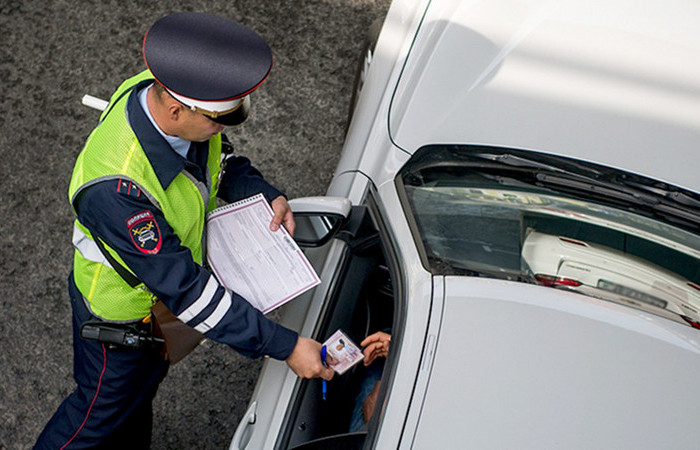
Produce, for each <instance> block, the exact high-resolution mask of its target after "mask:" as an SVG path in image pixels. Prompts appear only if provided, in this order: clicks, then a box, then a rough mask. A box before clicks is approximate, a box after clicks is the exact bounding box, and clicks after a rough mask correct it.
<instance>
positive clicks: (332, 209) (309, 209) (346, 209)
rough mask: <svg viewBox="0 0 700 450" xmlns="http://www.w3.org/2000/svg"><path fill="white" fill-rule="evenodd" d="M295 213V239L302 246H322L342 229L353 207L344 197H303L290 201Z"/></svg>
mask: <svg viewBox="0 0 700 450" xmlns="http://www.w3.org/2000/svg"><path fill="white" fill-rule="evenodd" d="M289 206H290V207H291V208H292V212H293V213H294V221H295V222H296V230H295V231H294V240H295V241H296V242H297V244H299V246H300V247H320V246H321V245H323V244H325V243H326V242H328V241H329V240H330V239H331V238H332V237H333V236H335V234H336V233H337V232H338V230H340V228H341V227H342V226H343V224H344V223H345V221H346V220H347V218H348V216H349V215H350V211H351V209H352V204H351V203H350V200H348V199H347V198H343V197H302V198H295V199H292V200H290V201H289Z"/></svg>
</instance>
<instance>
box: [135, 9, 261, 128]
mask: <svg viewBox="0 0 700 450" xmlns="http://www.w3.org/2000/svg"><path fill="white" fill-rule="evenodd" d="M143 57H144V60H145V61H146V66H148V69H149V70H150V71H151V73H152V74H153V76H154V77H155V79H156V81H158V82H159V83H160V84H162V85H163V86H164V87H165V89H166V90H167V91H168V92H169V93H170V94H171V95H173V97H175V98H176V99H177V100H179V101H180V102H182V103H183V104H185V105H187V106H189V107H191V108H192V109H196V110H199V111H200V112H202V113H204V114H206V115H208V116H210V117H211V118H212V119H214V120H217V121H218V122H222V123H225V124H227V125H232V124H235V123H236V122H238V123H240V122H239V119H240V117H238V118H236V117H234V116H236V114H238V115H239V116H240V114H241V112H240V111H238V110H243V109H245V108H244V107H247V102H244V100H246V99H245V97H246V96H247V95H248V94H250V93H251V92H253V91H254V90H255V89H257V88H258V86H260V85H261V84H262V83H263V81H265V79H266V78H267V76H268V74H269V73H270V69H271V68H272V51H271V50H270V47H269V46H268V45H267V43H266V42H265V41H264V40H263V39H262V37H260V36H259V35H258V34H257V33H256V32H255V31H253V30H251V29H250V28H248V27H246V26H244V25H241V24H240V23H238V22H234V21H233V20H229V19H225V18H223V17H219V16H215V15H212V14H205V13H193V12H183V13H176V14H171V15H168V16H165V17H163V18H161V19H159V20H158V21H156V23H154V24H153V26H151V28H150V29H149V30H148V32H147V33H146V36H145V38H144V40H143ZM236 111H238V112H236ZM242 119H245V117H243V118H242ZM240 121H242V120H240ZM227 122H232V123H227Z"/></svg>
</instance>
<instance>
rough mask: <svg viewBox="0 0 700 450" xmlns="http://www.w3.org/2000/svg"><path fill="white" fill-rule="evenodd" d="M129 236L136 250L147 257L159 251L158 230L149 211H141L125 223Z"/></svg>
mask: <svg viewBox="0 0 700 450" xmlns="http://www.w3.org/2000/svg"><path fill="white" fill-rule="evenodd" d="M126 226H127V228H128V229H129V236H131V241H132V242H133V243H134V245H135V246H136V248H137V249H139V250H140V251H141V252H143V253H146V254H147V255H152V254H155V253H158V252H159V251H160V241H161V239H160V228H158V223H157V222H156V219H155V217H153V214H151V212H150V211H141V212H140V213H138V214H134V215H133V216H131V217H129V218H128V219H127V221H126Z"/></svg>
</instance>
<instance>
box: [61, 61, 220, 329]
mask: <svg viewBox="0 0 700 450" xmlns="http://www.w3.org/2000/svg"><path fill="white" fill-rule="evenodd" d="M149 78H153V76H152V75H151V74H150V72H149V71H144V72H142V73H140V74H138V75H136V76H134V77H132V78H130V79H128V80H126V81H125V82H124V83H122V85H121V86H120V87H119V88H118V89H117V91H116V92H115V93H114V94H113V95H112V97H111V100H110V104H109V106H108V108H107V109H106V110H105V112H104V113H103V114H102V117H101V122H100V124H99V125H98V126H97V127H96V128H95V129H94V130H93V132H92V133H91V134H90V136H89V137H88V140H87V143H86V144H85V147H84V148H83V150H82V152H81V153H80V155H79V156H78V159H77V161H76V163H75V168H74V169H73V176H72V178H71V182H70V187H69V192H68V196H69V200H70V202H71V206H74V204H73V202H74V201H75V199H76V198H77V197H78V194H79V193H80V192H81V191H82V190H83V189H85V188H86V187H88V186H90V185H92V184H94V183H96V182H100V181H104V180H115V183H116V182H117V180H118V179H123V180H128V181H131V182H132V183H134V184H136V185H138V187H139V188H140V189H141V191H142V193H144V194H145V195H146V196H147V197H148V198H149V199H150V200H151V202H152V203H153V204H154V205H155V206H156V207H157V208H158V209H159V210H160V211H161V212H162V213H163V215H164V216H165V219H166V220H167V221H168V224H170V226H171V227H172V228H173V230H174V231H175V234H177V236H178V237H179V238H180V240H181V242H182V245H183V246H185V247H187V248H188V249H189V250H190V252H191V254H192V258H193V260H194V262H196V263H197V264H201V263H202V257H203V245H204V243H203V242H202V239H203V235H204V233H203V230H204V225H205V216H206V213H207V212H209V211H210V210H211V209H213V208H214V207H215V204H216V203H215V197H216V191H217V189H218V185H217V184H218V177H219V171H220V167H221V166H220V159H221V135H220V134H217V135H215V136H214V137H212V138H211V139H210V140H209V158H208V161H207V169H208V173H207V175H206V178H207V180H208V181H209V183H208V186H207V185H205V184H204V183H201V182H199V181H197V180H196V179H195V178H194V177H193V176H192V175H190V174H189V173H187V172H185V171H183V172H181V173H179V174H178V175H177V176H176V177H175V179H174V180H173V181H172V183H171V184H170V185H169V186H168V187H167V189H163V187H162V185H161V184H160V181H158V178H157V176H156V174H155V172H154V171H153V168H152V167H151V164H150V163H149V161H148V158H147V157H146V154H145V153H144V151H143V148H142V147H141V144H140V143H139V141H138V139H137V138H136V135H135V134H134V132H133V131H132V129H131V127H130V126H129V123H128V120H127V117H126V112H125V109H126V102H127V99H128V97H129V95H128V92H127V91H128V90H130V89H131V88H133V87H134V86H135V85H136V84H138V83H139V82H141V81H144V80H147V79H149ZM124 93H126V95H122V94H124ZM114 102H116V103H115V104H113V103H114ZM74 211H75V210H74ZM125 219H126V218H125ZM73 243H74V245H75V247H76V250H75V256H74V263H73V264H74V265H73V272H74V278H75V284H76V286H77V287H78V289H79V290H80V292H81V293H82V294H83V296H84V297H85V298H86V299H87V301H88V302H89V304H90V308H91V310H92V313H93V314H95V315H97V316H99V317H102V318H103V319H106V320H110V321H133V320H138V319H141V318H143V317H146V316H147V315H148V314H149V313H150V308H151V306H152V305H153V303H154V302H155V300H156V299H155V298H154V297H153V295H152V294H151V293H150V292H149V290H148V289H147V288H146V287H145V286H144V285H143V284H140V285H137V286H136V287H131V286H130V285H129V284H128V283H127V282H126V281H125V280H124V279H123V278H122V277H121V276H120V275H119V273H117V271H116V270H114V269H113V268H112V265H111V264H110V263H109V261H108V260H107V259H105V258H104V256H103V254H102V253H101V252H100V251H99V249H98V248H97V246H96V245H95V242H94V241H93V236H92V235H91V234H90V232H89V231H88V230H87V229H86V228H85V227H84V226H83V225H82V224H81V223H80V222H79V221H78V220H77V219H76V221H75V227H74V236H73ZM103 244H104V243H103ZM103 248H104V249H106V251H108V252H109V253H110V255H111V256H112V257H113V258H114V260H116V261H117V262H119V264H121V265H122V266H123V267H125V268H127V269H128V266H127V265H126V264H125V263H124V261H123V260H122V259H121V258H120V257H119V256H118V255H117V253H116V252H114V250H112V249H111V248H109V246H107V245H106V244H104V247H103Z"/></svg>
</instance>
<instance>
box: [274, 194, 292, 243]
mask: <svg viewBox="0 0 700 450" xmlns="http://www.w3.org/2000/svg"><path fill="white" fill-rule="evenodd" d="M271 205H272V211H273V212H274V213H275V215H274V217H273V218H272V222H270V230H271V231H277V230H278V229H279V227H280V225H282V224H284V227H285V228H286V229H287V231H288V232H289V234H290V235H292V237H293V236H294V228H295V227H296V224H295V223H294V214H292V208H290V207H289V203H287V199H286V198H284V197H283V196H281V195H280V196H279V197H277V198H276V199H274V200H272V204H271Z"/></svg>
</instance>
